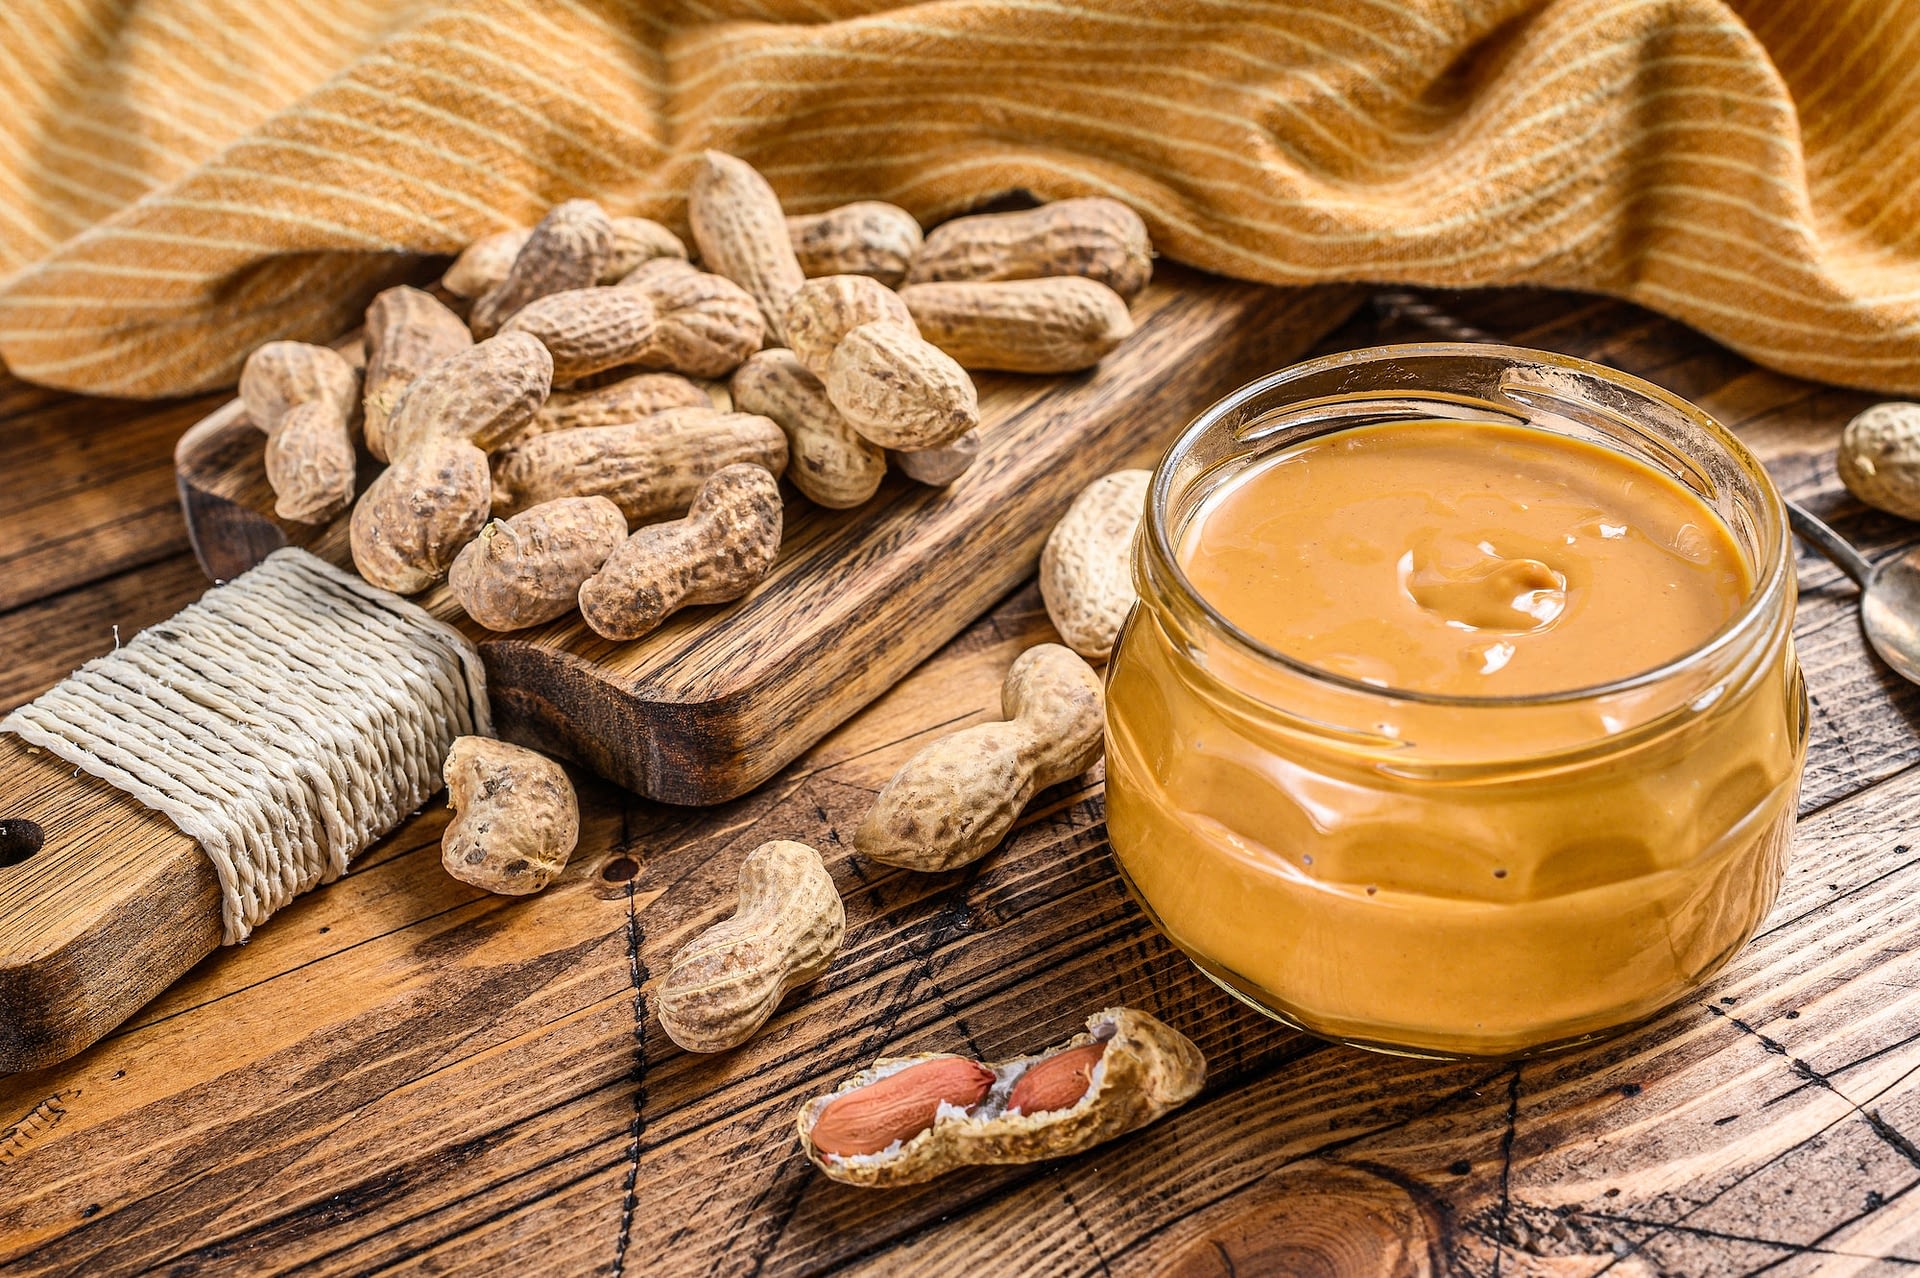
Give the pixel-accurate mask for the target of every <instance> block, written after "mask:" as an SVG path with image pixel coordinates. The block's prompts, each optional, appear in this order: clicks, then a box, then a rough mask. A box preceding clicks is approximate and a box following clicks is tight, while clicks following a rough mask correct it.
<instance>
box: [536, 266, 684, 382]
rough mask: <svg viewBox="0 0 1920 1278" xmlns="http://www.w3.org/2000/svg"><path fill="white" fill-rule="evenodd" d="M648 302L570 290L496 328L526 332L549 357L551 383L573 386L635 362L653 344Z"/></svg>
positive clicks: (616, 292) (609, 291)
mask: <svg viewBox="0 0 1920 1278" xmlns="http://www.w3.org/2000/svg"><path fill="white" fill-rule="evenodd" d="M655 320H656V316H655V314H654V309H653V302H652V301H651V300H649V299H648V298H647V296H646V295H645V294H643V293H640V292H637V291H632V290H628V289H621V288H575V289H567V290H566V291H564V292H560V293H549V294H547V295H546V296H545V297H542V298H538V299H536V300H535V301H532V302H529V303H527V305H526V306H524V307H523V308H521V309H520V310H519V311H518V312H517V313H516V314H515V315H514V317H513V318H512V319H510V320H508V321H507V322H506V323H505V324H504V325H502V327H501V330H500V331H501V333H502V335H505V334H507V333H527V334H530V335H532V336H533V337H536V338H538V339H539V340H540V343H541V345H543V346H545V347H546V348H547V351H548V353H549V354H551V355H552V356H553V380H554V381H556V382H559V383H562V384H564V383H567V382H572V381H577V380H578V379H580V378H582V377H588V376H591V375H592V374H594V373H599V372H604V371H605V370H607V369H609V368H619V367H620V366H621V365H623V364H632V363H635V362H637V361H639V360H640V358H641V356H642V355H643V354H644V353H645V352H646V351H647V350H648V349H649V345H650V343H651V342H652V341H653V336H654V325H655Z"/></svg>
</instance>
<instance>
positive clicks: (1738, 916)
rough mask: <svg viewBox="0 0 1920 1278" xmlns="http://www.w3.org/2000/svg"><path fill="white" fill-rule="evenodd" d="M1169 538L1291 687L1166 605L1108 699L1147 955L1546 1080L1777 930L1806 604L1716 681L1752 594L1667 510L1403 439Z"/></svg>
mask: <svg viewBox="0 0 1920 1278" xmlns="http://www.w3.org/2000/svg"><path fill="white" fill-rule="evenodd" d="M1172 531H1173V533H1174V536H1173V545H1174V547H1175V550H1176V557H1177V561H1178V565H1179V567H1180V569H1181V570H1182V571H1183V572H1184V574H1185V576H1186V579H1187V584H1188V586H1189V587H1190V589H1191V595H1192V596H1193V597H1196V598H1197V600H1199V601H1201V602H1202V603H1203V604H1204V605H1205V606H1206V607H1210V608H1211V609H1213V610H1214V611H1215V612H1216V613H1218V614H1219V615H1220V616H1223V617H1225V618H1226V619H1227V620H1229V621H1230V622H1231V623H1232V624H1233V625H1234V626H1236V627H1238V628H1239V629H1240V630H1241V631H1243V632H1245V633H1246V634H1248V635H1250V636H1252V637H1253V638H1254V639H1256V640H1258V641H1260V642H1261V643H1263V644H1266V645H1268V646H1269V647H1270V648H1272V649H1274V650H1276V651H1278V652H1280V653H1283V654H1285V655H1286V656H1287V657H1289V658H1291V659H1292V660H1294V661H1295V662H1298V663H1301V665H1300V667H1289V666H1287V665H1286V664H1285V663H1283V662H1278V661H1274V660H1272V659H1271V658H1266V657H1262V656H1260V654H1259V653H1258V652H1256V651H1253V650H1250V649H1248V648H1246V647H1244V646H1241V645H1239V644H1237V643H1234V642H1231V641H1228V640H1226V639H1224V638H1223V637H1221V636H1219V635H1218V634H1216V633H1213V632H1210V631H1209V630H1208V629H1207V626H1206V625H1205V624H1204V623H1197V622H1194V621H1193V619H1192V616H1191V615H1190V613H1189V612H1183V610H1182V608H1181V606H1179V605H1178V604H1177V603H1176V602H1175V601H1173V600H1171V599H1170V598H1169V597H1168V595H1167V593H1166V592H1165V591H1164V590H1162V589H1160V588H1159V587H1157V586H1156V585H1155V582H1154V580H1152V579H1153V578H1154V574H1153V573H1151V572H1150V573H1148V574H1146V577H1145V578H1143V582H1142V586H1143V588H1142V604H1141V607H1140V608H1139V609H1137V610H1136V612H1135V614H1134V616H1133V618H1132V620H1131V622H1130V623H1129V626H1128V628H1127V631H1126V633H1125V634H1124V636H1123V638H1122V642H1121V644H1120V647H1119V650H1118V651H1117V652H1116V653H1115V656H1114V658H1113V662H1112V666H1111V669H1110V673H1109V695H1108V754H1107V760H1108V761H1107V768H1108V827H1109V832H1110V834H1111V837H1112V841H1113V846H1114V850H1115V854H1116V857H1117V859H1118V861H1119V863H1120V865H1121V868H1122V869H1123V871H1124V872H1125V873H1126V875H1127V877H1128V880H1129V882H1130V884H1131V885H1132V886H1133V887H1134V889H1135V891H1136V892H1137V893H1138V895H1139V896H1140V897H1141V898H1142V900H1143V901H1144V902H1145V904H1146V905H1147V907H1148V909H1149V910H1150V911H1151V912H1152V914H1153V915H1154V917H1155V920H1156V921H1157V922H1158V923H1159V924H1160V925H1161V927H1162V928H1163V929H1164V930H1165V931H1166V932H1167V933H1168V935H1169V936H1170V937H1172V939H1173V940H1174V941H1175V942H1176V943H1178V944H1179V945H1180V946H1181V947H1182V948H1183V949H1185V950H1186V951H1187V952H1188V953H1189V955H1191V956H1192V957H1193V958H1194V959H1195V961H1196V962H1198V963H1199V964H1200V965H1201V966H1202V967H1203V968H1204V969H1205V970H1207V971H1208V972H1209V973H1210V974H1212V975H1214V976H1215V977H1216V978H1218V979H1220V980H1221V981H1222V982H1224V983H1226V984H1228V985H1229V986H1231V987H1232V988H1234V989H1236V990H1238V991H1239V992H1241V993H1242V994H1244V995H1246V996H1247V997H1248V998H1250V999H1251V1000H1253V1001H1254V1002H1256V1003H1258V1004H1259V1005H1261V1006H1263V1007H1265V1008H1267V1009H1268V1010H1270V1011H1273V1012H1276V1013H1278V1014H1280V1015H1282V1016H1285V1017H1286V1018H1288V1019H1291V1020H1293V1021H1295V1022H1297V1023H1299V1024H1301V1025H1303V1026H1305V1027H1307V1028H1309V1029H1313V1030H1316V1031H1317V1032H1320V1033H1324V1034H1327V1035H1329V1036H1331V1037H1336V1038H1343V1039H1347V1040H1349V1041H1354V1042H1360V1043H1365V1044H1371V1045H1378V1046H1385V1047H1390V1048H1394V1049H1398V1050H1406V1051H1414V1052H1425V1053H1439V1054H1460V1055H1504V1054H1509V1053H1514V1052H1523V1051H1528V1050H1532V1049H1535V1048H1538V1047H1542V1046H1545V1045H1551V1044H1557V1043H1564V1042H1571V1041H1577V1040H1579V1039H1581V1038H1584V1037H1589V1036H1591V1035H1593V1034H1595V1033H1599V1032H1603V1031H1605V1030H1607V1029H1610V1028H1614V1027H1617V1026H1620V1025H1622V1024H1626V1023H1629V1022H1631V1021H1633V1020H1636V1019H1639V1018H1641V1017H1644V1016H1646V1015H1649V1014H1651V1013H1653V1012H1655V1011H1657V1010H1659V1009H1660V1008H1661V1007H1663V1006H1665V1005H1667V1004H1668V1003H1671V1002H1672V1001H1674V1000H1675V999H1676V998H1678V997H1680V996H1681V995H1683V994H1684V993H1686V992H1687V991H1688V990H1690V989H1691V988H1693V987H1694V986H1695V985H1697V984H1698V983H1699V982H1700V981H1701V980H1703V979H1705V977H1706V976H1707V975H1709V974H1710V973H1711V972H1712V971H1713V970H1714V969H1716V968H1717V967H1718V966H1719V965H1720V964H1721V963H1723V962H1724V961H1725V960H1726V959H1727V958H1728V957H1729V956H1730V955H1731V954H1732V953H1733V952H1734V951H1735V950H1736V949H1737V948H1738V947H1739V946H1740V945H1741V944H1742V943H1743V942H1744V941H1745V939H1746V938H1747V937H1748V936H1749V935H1751V933H1752V930H1753V928H1754V927H1755V925H1756V924H1757V923H1758V921H1759V919H1760V918H1761V916H1762V915H1763V914H1764V913H1765V912H1766V910H1767V908H1768V907H1769V906H1770V905H1771V903H1772V900H1773V898H1774V895H1775V893H1776V891H1777V888H1778V884H1779V877H1780V874H1781V871H1782V869H1783V867H1784V863H1785V858H1786V848H1787V840H1788V837H1789V835H1790V831H1791V826H1792V818H1793V807H1794V804H1793V799H1794V793H1795V788H1796V783H1797V779H1798V776H1799V768H1800V762H1801V758H1802V751H1803V748H1804V741H1805V724H1804V717H1803V711H1802V706H1803V700H1802V698H1803V694H1802V692H1801V687H1800V682H1799V671H1798V666H1797V664H1796V663H1795V662H1794V659H1793V655H1792V647H1791V640H1790V637H1789V628H1790V624H1791V618H1792V602H1791V594H1790V593H1789V594H1788V595H1787V597H1786V600H1785V606H1784V608H1783V609H1780V610H1779V612H1778V615H1775V616H1769V617H1768V618H1766V619H1765V621H1764V624H1760V625H1756V626H1754V627H1753V628H1752V631H1751V634H1750V635H1746V637H1745V638H1743V639H1742V642H1741V643H1740V644H1738V645H1730V644H1725V643H1720V644H1715V645H1713V646H1711V647H1710V648H1703V647H1702V645H1704V644H1707V643H1708V641H1709V640H1710V639H1713V638H1714V636H1715V635H1716V634H1717V633H1720V632H1722V631H1723V628H1725V627H1727V626H1728V625H1729V623H1730V621H1733V620H1734V619H1735V618H1736V617H1738V616H1739V615H1740V614H1741V613H1742V610H1743V609H1744V608H1745V607H1746V606H1747V604H1748V602H1749V600H1750V599H1751V598H1752V596H1753V592H1754V590H1755V584H1754V565H1753V564H1751V563H1750V562H1749V559H1748V556H1747V553H1746V552H1745V551H1743V549H1742V546H1741V544H1740V543H1739V542H1738V541H1737V540H1736V539H1735V537H1734V536H1733V535H1732V534H1731V533H1730V532H1729V530H1728V528H1727V526H1726V525H1725V524H1724V523H1722V521H1721V520H1720V518H1719V516H1718V515H1717V514H1716V513H1715V512H1714V510H1713V509H1712V508H1711V507H1710V506H1709V505H1707V503H1706V502H1704V501H1703V500H1701V498H1699V497H1698V496H1696V495H1695V494H1694V493H1693V492H1691V491H1690V490H1689V489H1687V488H1686V487H1684V486H1682V485H1681V484H1679V483H1678V482H1676V481H1675V480H1674V479H1672V478H1671V477H1669V476H1668V475H1665V474H1662V473H1660V472H1659V471H1657V470H1655V469H1653V468H1651V467H1649V466H1648V465H1646V464H1643V463H1642V462H1640V461H1639V460H1637V459H1634V458H1632V457H1629V456H1627V455H1625V454H1623V453H1620V452H1617V451H1614V450H1612V449H1609V448H1604V447H1601V446H1598V445H1594V444H1590V443H1586V442H1584V441H1581V440H1578V439H1574V438H1571V437H1569V436H1566V435H1563V434H1558V433H1554V432H1551V431H1547V430H1541V429H1534V428H1530V427H1523V426H1512V425H1502V424H1495V423H1491V422H1459V421H1445V422H1437V421H1429V422H1399V423H1394V424H1390V425H1384V426H1368V427H1364V428H1359V429H1353V430H1347V431H1342V432H1337V433H1334V434H1329V435H1323V436H1321V437H1319V438H1316V439H1313V440H1310V441H1308V442H1306V443H1304V444H1300V445H1296V446H1294V447H1291V448H1288V449H1285V450H1283V451H1281V452H1279V453H1277V454H1275V455H1273V456H1269V457H1264V458H1260V459H1259V460H1257V461H1255V462H1253V463H1251V464H1249V465H1248V466H1247V467H1246V469H1244V470H1242V471H1240V472H1239V473H1237V474H1234V475H1233V476H1232V477H1231V478H1229V479H1226V480H1225V481H1223V482H1220V483H1219V484H1218V486H1217V487H1214V488H1213V489H1212V490H1211V491H1208V492H1207V493H1206V495H1205V496H1204V497H1202V498H1200V500H1199V501H1198V503H1197V505H1195V506H1193V508H1192V510H1191V513H1190V514H1189V516H1188V517H1187V519H1186V522H1185V524H1184V526H1183V527H1181V528H1178V529H1175V530H1172ZM1181 597H1182V598H1186V597H1187V596H1186V595H1184V593H1183V594H1182V595H1181ZM1189 602H1191V600H1189ZM1703 654H1704V655H1703ZM1663 667H1664V668H1666V669H1665V670H1663V673H1662V674H1660V675H1659V676H1658V677H1657V678H1652V679H1648V680H1640V681H1635V682H1633V683H1632V684H1631V685H1623V686H1622V687H1621V688H1619V689H1616V690H1610V691H1606V692H1602V693H1595V694H1592V695H1581V696H1566V695H1559V696H1556V695H1554V694H1570V693H1574V692H1576V691H1578V690H1582V689H1592V688H1594V687H1595V686H1596V685H1601V684H1608V683H1613V682H1614V681H1620V680H1626V679H1629V678H1630V677H1631V676H1635V675H1640V674H1642V673H1644V672H1649V671H1654V670H1656V669H1662V668H1663ZM1316 672H1331V673H1336V674H1339V675H1342V676H1345V677H1346V678H1347V679H1349V680H1355V681H1358V684H1359V686H1357V687H1356V686H1355V685H1354V684H1342V683H1340V682H1339V681H1330V680H1327V679H1325V678H1324V677H1323V676H1322V675H1320V674H1318V673H1316ZM1373 689H1378V690H1379V691H1377V692H1376V691H1372V690H1373ZM1409 692H1411V693H1417V694H1438V695H1440V696H1443V697H1448V698H1454V700H1449V701H1438V702H1436V701H1432V700H1421V699H1420V698H1418V697H1411V698H1410V697H1407V696H1404V695H1401V694H1404V693H1409ZM1458 698H1471V699H1474V700H1458Z"/></svg>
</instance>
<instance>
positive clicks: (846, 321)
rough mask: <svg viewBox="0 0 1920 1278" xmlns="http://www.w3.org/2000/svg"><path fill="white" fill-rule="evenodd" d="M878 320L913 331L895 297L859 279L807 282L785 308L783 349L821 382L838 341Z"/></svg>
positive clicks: (846, 277) (833, 277)
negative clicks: (788, 350) (785, 339)
mask: <svg viewBox="0 0 1920 1278" xmlns="http://www.w3.org/2000/svg"><path fill="white" fill-rule="evenodd" d="M878 322H885V323H889V324H898V325H899V326H900V327H902V328H904V329H907V330H908V331H910V332H913V333H915V334H917V333H918V332H919V330H918V329H916V328H915V327H914V324H913V313H912V312H910V311H909V310H907V308H906V304H905V303H903V302H902V301H901V300H900V297H899V295H898V294H897V293H895V292H894V291H893V290H892V289H890V288H887V287H886V286H885V285H882V284H879V283H876V282H875V281H873V280H870V279H868V278H867V277H866V276H864V275H829V276H826V277H824V278H822V279H817V280H808V281H807V282H806V283H805V284H804V285H802V286H801V288H800V291H799V292H797V293H795V294H794V295H793V300H792V301H791V302H789V303H788V304H787V315H786V326H785V331H786V335H787V345H788V346H789V347H790V348H791V349H792V351H793V353H794V357H795V358H797V359H798V360H799V361H800V363H801V365H802V366H804V367H805V368H806V370H807V371H808V372H809V373H812V374H813V375H814V376H815V377H819V378H825V377H826V375H827V369H828V367H829V366H830V365H831V364H832V362H833V350H834V347H836V346H838V345H840V342H841V339H842V338H844V337H846V335H847V334H848V333H851V332H852V331H853V330H854V329H856V328H859V327H860V326H861V325H862V324H873V323H878Z"/></svg>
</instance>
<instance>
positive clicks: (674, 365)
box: [620, 257, 767, 377]
mask: <svg viewBox="0 0 1920 1278" xmlns="http://www.w3.org/2000/svg"><path fill="white" fill-rule="evenodd" d="M620 287H621V288H623V289H629V288H630V289H637V290H638V291H640V292H641V293H644V294H646V296H647V298H648V300H650V301H651V302H652V303H653V308H654V312H655V314H656V316H657V321H656V323H655V325H654V329H653V336H652V339H651V340H650V341H649V342H648V343H647V346H646V349H645V350H644V351H642V352H641V354H640V355H639V356H638V358H637V360H636V362H637V363H640V364H644V365H646V366H647V367H649V368H667V369H672V370H673V371H674V372H676V373H685V374H688V375H689V376H693V377H722V376H725V375H726V374H728V373H731V372H732V371H733V370H734V369H736V368H738V367H740V362H741V361H742V360H744V359H746V357H747V356H749V355H751V354H753V353H754V352H755V351H757V350H759V349H760V344H761V343H762V342H763V341H765V340H766V336H767V325H766V321H765V320H764V319H762V318H761V316H760V307H759V304H758V303H756V302H755V301H754V300H753V298H752V297H751V296H749V295H748V293H747V291H746V290H745V289H743V288H741V287H740V286H739V285H738V284H735V283H734V282H733V281H732V280H730V279H728V278H726V277H725V276H724V275H713V274H710V273H708V272H706V271H702V270H699V269H697V268H696V267H693V266H690V265H688V264H687V263H686V262H683V261H681V260H680V259H678V258H671V257H663V258H656V259H655V260H654V261H651V262H648V263H646V264H645V265H643V266H641V267H640V268H639V269H638V270H636V271H634V272H633V273H632V274H631V275H628V276H627V277H626V278H625V279H623V280H621V281H620Z"/></svg>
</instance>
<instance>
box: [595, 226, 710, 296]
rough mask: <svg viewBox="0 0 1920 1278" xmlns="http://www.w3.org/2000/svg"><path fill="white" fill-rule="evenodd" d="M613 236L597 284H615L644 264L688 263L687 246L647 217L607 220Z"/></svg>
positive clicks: (609, 241) (608, 242) (608, 244)
mask: <svg viewBox="0 0 1920 1278" xmlns="http://www.w3.org/2000/svg"><path fill="white" fill-rule="evenodd" d="M607 224H608V227H609V229H610V230H611V231H612V235H611V236H610V237H609V238H608V241H607V260H606V262H605V263H604V264H603V265H602V266H601V267H600V275H599V278H597V279H596V280H594V283H596V284H612V283H615V282H616V281H618V280H620V279H622V278H624V277H625V276H627V275H629V274H631V273H632V272H633V271H634V270H635V269H636V268H638V267H639V266H641V265H642V264H643V263H646V262H651V261H654V260H655V259H656V258H678V259H679V260H681V261H683V262H684V261H685V260H686V257H687V246H686V245H685V244H683V243H681V242H680V237H679V236H677V235H675V234H674V233H673V232H672V231H670V230H668V229H667V228H666V227H664V226H662V225H660V223H658V222H656V221H654V220H653V219H651V218H645V217H616V218H609V219H608V220H607Z"/></svg>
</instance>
